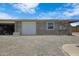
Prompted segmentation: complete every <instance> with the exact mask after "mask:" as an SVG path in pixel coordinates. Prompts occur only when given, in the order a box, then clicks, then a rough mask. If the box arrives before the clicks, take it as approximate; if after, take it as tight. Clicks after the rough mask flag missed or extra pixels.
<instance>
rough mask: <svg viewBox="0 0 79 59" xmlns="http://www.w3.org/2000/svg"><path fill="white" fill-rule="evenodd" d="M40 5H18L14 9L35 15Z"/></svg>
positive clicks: (14, 5)
mask: <svg viewBox="0 0 79 59" xmlns="http://www.w3.org/2000/svg"><path fill="white" fill-rule="evenodd" d="M38 5H39V3H17V4H13V7H14V8H16V9H17V10H18V11H20V12H24V13H26V12H28V13H31V14H33V13H35V12H36V10H35V9H36V7H37V6H38Z"/></svg>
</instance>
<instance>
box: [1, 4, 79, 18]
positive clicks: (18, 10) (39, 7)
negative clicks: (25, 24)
mask: <svg viewBox="0 0 79 59" xmlns="http://www.w3.org/2000/svg"><path fill="white" fill-rule="evenodd" d="M0 18H2V19H4V18H5V19H10V18H13V19H79V4H77V3H74V4H73V3H0Z"/></svg>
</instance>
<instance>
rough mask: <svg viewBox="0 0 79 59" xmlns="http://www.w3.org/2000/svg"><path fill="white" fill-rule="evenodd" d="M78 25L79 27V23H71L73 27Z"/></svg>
mask: <svg viewBox="0 0 79 59" xmlns="http://www.w3.org/2000/svg"><path fill="white" fill-rule="evenodd" d="M77 25H79V22H74V23H71V26H77Z"/></svg>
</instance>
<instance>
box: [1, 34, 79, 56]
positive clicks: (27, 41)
mask: <svg viewBox="0 0 79 59" xmlns="http://www.w3.org/2000/svg"><path fill="white" fill-rule="evenodd" d="M69 43H70V44H71V43H74V44H76V43H79V36H52V35H51V36H48V35H46V36H44V35H43V36H0V55H1V56H64V54H63V52H62V45H64V44H69Z"/></svg>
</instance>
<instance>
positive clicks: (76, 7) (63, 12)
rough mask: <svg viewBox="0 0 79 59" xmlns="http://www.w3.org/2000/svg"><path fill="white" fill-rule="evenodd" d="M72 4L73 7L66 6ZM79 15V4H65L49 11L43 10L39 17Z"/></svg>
mask: <svg viewBox="0 0 79 59" xmlns="http://www.w3.org/2000/svg"><path fill="white" fill-rule="evenodd" d="M68 6H71V7H72V8H68V9H67V8H66V7H68ZM77 15H79V4H78V3H77V4H73V3H72V4H70V3H69V4H65V5H64V7H63V8H62V7H60V8H57V9H56V10H54V11H48V12H47V13H44V12H41V13H40V14H39V16H38V17H37V18H39V19H42V18H43V19H73V16H77Z"/></svg>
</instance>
